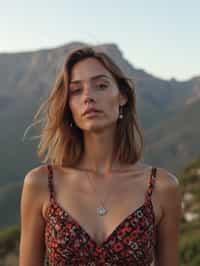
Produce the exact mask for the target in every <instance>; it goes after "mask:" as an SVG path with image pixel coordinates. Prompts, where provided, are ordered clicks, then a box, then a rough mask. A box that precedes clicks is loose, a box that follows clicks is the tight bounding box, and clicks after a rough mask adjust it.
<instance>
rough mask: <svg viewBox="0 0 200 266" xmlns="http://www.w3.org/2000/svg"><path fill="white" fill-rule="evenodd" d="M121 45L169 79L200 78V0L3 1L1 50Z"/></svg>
mask: <svg viewBox="0 0 200 266" xmlns="http://www.w3.org/2000/svg"><path fill="white" fill-rule="evenodd" d="M71 41H83V42H89V43H90V44H101V43H102V44H103V43H116V44H117V45H118V46H119V48H120V50H121V51H122V53H123V54H124V56H125V57H126V59H128V60H129V61H130V62H131V63H132V64H133V65H134V66H135V67H136V68H142V69H144V70H145V71H147V72H149V73H151V74H153V75H155V76H157V77H160V78H164V79H170V78H172V77H175V78H177V79H178V80H186V79H189V78H191V77H193V76H197V75H199V76H200V54H199V49H200V1H199V0H190V1H186V0H165V1H164V0H163V1H162V0H160V1H159V0H152V1H148V0H137V1H135V0H115V1H114V0H112V1H109V0H98V1H97V0H93V1H92V0H91V1H89V0H82V1H81V0H79V1H76V0H71V1H69V0H65V1H64V0H56V1H51V0H48V1H47V0H40V1H39V0H32V1H30V0H12V1H11V0H6V1H5V0H0V53H3V52H22V51H30V50H31V51H33V50H38V49H41V48H42V49H45V48H54V47H57V46H61V45H64V44H65V43H68V42H71Z"/></svg>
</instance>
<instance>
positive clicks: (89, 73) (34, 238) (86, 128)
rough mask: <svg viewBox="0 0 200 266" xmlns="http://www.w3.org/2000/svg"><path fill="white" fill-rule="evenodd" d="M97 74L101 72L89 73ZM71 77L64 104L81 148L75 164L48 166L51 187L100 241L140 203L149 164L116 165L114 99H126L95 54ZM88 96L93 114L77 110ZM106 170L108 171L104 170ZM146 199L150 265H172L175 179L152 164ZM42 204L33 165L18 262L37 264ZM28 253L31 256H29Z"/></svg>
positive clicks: (43, 173)
mask: <svg viewBox="0 0 200 266" xmlns="http://www.w3.org/2000/svg"><path fill="white" fill-rule="evenodd" d="M100 74H101V75H106V76H107V78H104V79H102V78H100V79H96V80H93V79H92V77H94V76H97V75H100ZM71 80H82V82H81V83H74V84H73V86H71V87H70V89H71V92H70V101H69V104H70V108H71V110H72V113H73V118H74V121H75V123H76V124H77V125H78V126H79V127H80V128H81V129H82V130H83V132H84V144H85V153H84V156H83V159H82V161H81V162H80V163H79V165H77V166H76V167H75V168H69V167H68V168H67V167H65V168H61V167H57V166H54V168H53V171H54V189H55V193H56V200H57V202H58V204H59V205H60V206H61V207H62V208H63V209H64V210H66V211H67V212H69V213H70V215H71V216H72V217H73V218H74V219H75V220H76V221H77V222H78V223H79V224H80V225H81V227H82V228H83V229H84V230H85V231H86V232H87V233H88V234H89V235H90V237H91V238H92V239H93V240H94V241H95V242H96V243H98V244H99V245H100V244H101V243H102V242H103V241H104V240H105V239H107V237H108V236H109V235H110V234H111V233H112V232H113V230H114V229H115V228H116V227H117V225H119V224H120V223H121V222H122V221H123V219H124V218H126V217H127V216H128V215H129V214H130V213H132V212H133V211H134V210H136V209H137V208H138V207H140V206H141V205H142V204H143V203H144V195H145V192H146V190H147V187H148V182H149V177H150V171H151V166H149V165H146V164H144V163H141V162H138V163H136V164H135V165H128V164H127V165H122V164H120V163H119V162H115V161H113V159H112V150H113V145H114V143H113V139H114V138H113V136H114V132H115V126H116V120H117V118H118V115H119V105H123V104H125V103H126V100H127V99H126V98H125V97H124V96H122V95H121V94H120V93H119V90H118V88H117V86H116V83H115V81H114V79H113V78H112V75H111V74H110V73H109V71H107V70H106V69H105V68H104V67H103V66H102V65H101V64H100V63H99V62H98V61H97V60H96V59H91V58H90V59H86V60H84V61H81V62H79V63H78V64H77V65H75V67H74V69H73V71H72V77H71ZM99 83H100V84H101V85H102V84H104V85H105V84H107V86H108V87H107V88H105V87H104V86H103V87H104V89H103V87H102V86H101V85H100V84H99ZM99 85H100V87H99ZM100 88H101V89H100ZM76 90H77V91H76ZM89 98H90V99H92V101H91V102H92V104H91V106H92V107H95V108H97V109H99V110H101V113H99V114H98V115H97V116H95V117H93V118H87V117H84V116H82V113H83V112H84V111H85V109H86V108H87V107H88V105H87V100H88V99H89ZM89 106H90V105H89ZM87 170H89V172H88V171H87ZM108 172H110V173H111V174H110V175H107V173H108ZM88 173H90V174H91V173H93V174H92V178H93V180H94V182H95V187H96V192H94V190H93V189H92V187H91V184H90V183H89V181H88ZM107 191H109V192H108V194H106V193H107ZM35 195H37V198H36V197H35ZM105 195H106V196H108V195H109V197H108V198H107V201H106V207H108V209H109V212H108V214H107V215H105V216H103V217H99V216H98V215H96V207H97V206H99V199H104V196H105ZM152 203H153V206H154V213H155V219H156V225H157V248H156V250H155V265H156V266H158V265H159V266H178V265H179V260H178V233H179V232H178V231H179V221H180V216H181V204H180V191H179V183H178V179H177V178H176V177H175V176H174V175H173V174H171V173H169V172H168V171H167V170H165V169H162V168H158V172H157V178H156V184H155V187H154V190H153V194H152ZM48 206H49V191H48V183H47V168H46V167H45V166H39V167H37V168H35V169H32V170H31V171H30V172H29V173H28V174H27V175H26V177H25V180H24V187H23V193H22V201H21V217H22V227H21V228H22V234H21V243H20V266H32V265H38V266H40V265H43V259H44V250H45V243H44V229H45V223H46V219H47V217H46V212H47V208H48ZM30 210H31V211H30ZM30 258H35V259H34V261H32V260H31V259H30ZM31 263H32V264H31Z"/></svg>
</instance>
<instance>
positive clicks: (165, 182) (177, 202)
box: [155, 167, 181, 214]
mask: <svg viewBox="0 0 200 266" xmlns="http://www.w3.org/2000/svg"><path fill="white" fill-rule="evenodd" d="M155 190H156V195H157V200H158V202H159V204H160V207H161V208H162V210H163V213H166V214H167V213H168V212H169V213H170V212H171V211H172V210H174V211H173V212H175V213H176V212H178V210H179V209H180V208H181V207H180V206H181V190H180V182H179V179H178V177H177V176H176V175H175V174H174V173H173V172H171V171H169V170H168V169H166V168H162V167H157V174H156V185H155Z"/></svg>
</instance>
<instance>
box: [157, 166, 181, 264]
mask: <svg viewBox="0 0 200 266" xmlns="http://www.w3.org/2000/svg"><path fill="white" fill-rule="evenodd" d="M158 180H159V181H158ZM156 181H158V182H159V191H160V192H159V195H160V196H159V201H160V205H161V208H162V210H163V216H162V218H161V221H160V223H159V225H158V228H157V229H158V230H157V246H156V264H155V265H156V266H179V265H180V261H179V253H180V252H179V236H180V220H181V215H182V209H181V193H180V185H179V181H178V179H177V177H176V176H174V175H172V174H171V173H169V172H168V171H166V170H164V169H162V168H159V171H158V176H157V179H156Z"/></svg>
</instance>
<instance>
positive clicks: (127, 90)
mask: <svg viewBox="0 0 200 266" xmlns="http://www.w3.org/2000/svg"><path fill="white" fill-rule="evenodd" d="M91 57H92V58H96V59H97V60H99V61H100V62H101V63H102V64H103V66H104V67H105V68H106V69H107V70H108V71H109V72H110V73H111V74H112V75H113V77H114V78H115V80H116V82H117V85H118V88H119V90H120V92H121V93H122V94H124V95H126V96H127V99H128V101H127V103H126V104H125V105H124V106H123V119H118V120H117V121H116V123H117V127H116V132H115V141H114V150H113V154H114V157H115V159H116V160H118V161H119V162H122V163H136V162H137V161H138V160H139V159H140V158H141V156H142V152H143V146H144V142H143V135H142V132H141V129H140V126H139V122H138V118H137V111H136V95H135V85H134V83H133V81H132V79H130V78H128V77H126V75H125V74H124V73H123V71H122V70H121V69H120V67H119V66H118V65H117V64H116V63H115V62H114V61H113V60H112V59H111V57H110V56H109V55H108V54H106V52H103V51H101V50H98V49H95V47H91V46H84V47H82V48H78V49H77V48H76V49H74V50H72V51H71V52H70V53H69V54H68V55H67V56H66V58H65V60H64V64H63V66H62V68H61V70H60V72H59V74H58V76H57V78H56V80H55V82H54V84H53V88H52V90H51V92H50V94H49V96H48V97H47V99H46V100H45V101H43V102H42V104H41V105H40V107H39V108H38V110H37V111H36V114H35V115H34V117H33V121H34V122H33V124H38V123H40V122H41V121H42V120H39V116H40V115H43V124H42V127H41V128H40V131H41V134H40V136H39V143H38V150H37V156H38V158H39V160H41V161H42V162H43V163H47V162H50V163H53V164H55V165H59V166H61V167H67V166H68V167H70V166H71V167H72V166H76V164H77V163H78V162H79V160H80V159H81V158H82V156H83V154H84V143H83V132H82V130H81V129H80V128H79V127H78V126H77V125H76V124H75V122H74V121H73V118H72V113H71V110H70V107H69V97H68V92H69V90H68V87H69V82H70V77H71V71H72V68H73V66H74V65H75V64H76V63H78V62H79V61H81V60H84V59H86V58H91ZM71 123H73V127H71V126H70V124H71Z"/></svg>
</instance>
